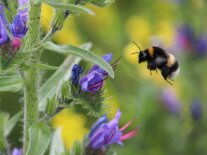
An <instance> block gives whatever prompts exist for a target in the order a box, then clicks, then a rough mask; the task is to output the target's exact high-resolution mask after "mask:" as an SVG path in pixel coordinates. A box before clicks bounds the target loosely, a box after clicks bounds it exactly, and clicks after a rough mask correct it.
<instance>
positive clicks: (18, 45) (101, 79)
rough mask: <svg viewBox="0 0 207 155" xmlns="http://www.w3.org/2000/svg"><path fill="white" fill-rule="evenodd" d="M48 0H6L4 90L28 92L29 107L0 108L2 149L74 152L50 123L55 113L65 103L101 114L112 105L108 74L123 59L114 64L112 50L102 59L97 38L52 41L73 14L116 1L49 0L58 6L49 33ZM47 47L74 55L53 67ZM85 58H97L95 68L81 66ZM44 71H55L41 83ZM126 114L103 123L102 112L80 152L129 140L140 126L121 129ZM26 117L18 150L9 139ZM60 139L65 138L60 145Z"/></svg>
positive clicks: (0, 56)
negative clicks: (44, 21)
mask: <svg viewBox="0 0 207 155" xmlns="http://www.w3.org/2000/svg"><path fill="white" fill-rule="evenodd" d="M42 2H43V1H42V0H12V1H9V0H0V60H1V65H0V75H1V77H0V91H15V92H18V91H23V92H24V100H23V101H24V104H23V105H24V106H23V107H22V110H21V111H20V112H19V113H17V114H15V115H14V116H13V117H11V118H9V116H8V115H7V114H5V113H2V112H0V154H7V153H8V152H10V154H12V155H23V154H24V155H43V154H45V153H46V154H50V155H53V154H56V155H61V154H68V152H70V151H68V150H66V149H65V147H64V146H63V144H62V143H61V142H60V141H61V139H62V138H61V137H60V134H57V133H56V132H53V131H54V129H53V128H51V127H50V122H51V120H52V119H53V117H54V116H55V115H56V114H57V113H58V112H60V111H61V110H62V109H64V108H73V109H75V108H80V106H77V105H81V107H82V108H84V109H86V110H87V111H84V113H85V112H86V113H87V114H89V115H90V116H91V117H100V116H101V115H102V114H103V113H105V112H107V110H108V109H107V108H106V104H103V102H104V101H105V100H106V99H105V96H104V95H103V94H104V92H105V91H104V90H103V86H104V83H105V80H106V79H107V78H108V77H111V78H114V70H115V68H116V66H117V64H118V60H119V59H118V60H117V61H115V62H114V63H112V64H110V62H111V60H112V53H109V54H106V55H103V57H102V58H101V57H99V56H97V55H95V54H94V53H92V52H91V51H90V48H91V45H92V44H91V43H85V44H82V45H80V46H79V47H76V46H73V45H58V44H56V43H53V42H52V38H53V34H54V33H55V32H57V31H59V30H61V28H62V27H63V23H64V21H65V19H66V18H67V17H68V16H70V15H71V14H77V13H78V14H81V13H87V14H90V15H94V13H93V11H92V10H90V9H89V8H86V7H85V6H84V4H86V3H91V4H93V5H97V6H106V5H109V4H111V3H112V2H114V1H113V0H107V1H106V0H93V1H87V0H74V1H64V2H62V1H61V2H60V1H57V0H45V1H44V2H45V3H47V4H48V5H50V6H52V7H53V8H54V10H55V13H54V16H53V18H52V21H51V22H50V30H49V31H48V32H45V31H44V30H43V29H42V27H41V23H40V19H41V6H42ZM42 18H44V17H42ZM44 51H50V52H52V51H55V52H56V53H59V54H68V56H67V57H66V59H65V60H64V62H63V63H62V64H61V65H60V66H58V67H56V66H51V65H48V64H45V63H44V62H41V60H40V58H41V56H42V53H43V52H44ZM81 59H83V60H85V61H90V62H92V63H93V64H94V65H93V67H92V68H91V69H90V70H89V71H86V69H85V67H81V66H80V65H78V64H79V63H80V61H81ZM41 70H54V71H55V72H54V73H53V74H52V75H51V76H50V77H49V78H48V79H47V80H46V81H45V82H43V83H41V82H40V81H41V78H42V77H41V74H40V71H41ZM120 115H121V113H120V112H117V115H116V117H115V118H114V119H113V120H112V121H110V122H109V123H107V122H106V121H104V122H102V123H101V124H100V121H101V120H103V119H104V120H105V119H106V116H103V117H101V118H100V119H99V120H98V122H97V123H96V124H95V125H94V126H93V128H92V131H91V133H90V134H89V135H90V136H89V137H88V138H89V141H90V142H89V143H88V144H87V146H85V145H82V146H81V147H79V150H82V153H79V154H84V150H85V147H87V148H88V147H89V148H92V149H103V148H104V149H105V150H106V148H105V147H106V146H109V145H111V144H113V143H119V144H121V143H122V141H123V140H125V139H128V138H131V137H133V136H135V135H136V133H137V129H135V130H133V131H131V132H129V133H127V134H124V133H123V132H124V130H125V128H127V127H128V126H129V125H130V123H128V124H127V125H125V126H124V127H123V128H119V126H118V121H119V118H120ZM21 118H22V119H23V121H22V122H23V127H22V130H23V135H22V138H21V139H22V147H21V148H22V149H17V148H14V149H12V147H11V146H12V145H10V143H9V141H8V140H7V138H8V135H9V134H10V132H11V130H12V129H13V128H14V126H15V125H16V124H17V122H18V120H19V119H21ZM77 123H78V122H77ZM20 124H21V123H20ZM53 133H54V134H53ZM99 133H101V134H102V135H99ZM104 134H106V137H104ZM52 137H53V138H52ZM51 140H52V142H51ZM56 141H59V142H60V143H58V145H55V143H57V142H56ZM42 144H44V145H42ZM59 145H60V146H59ZM57 146H58V148H57ZM74 146H75V144H74ZM49 147H50V148H49ZM47 150H48V151H47ZM74 151H77V148H76V147H74V148H73V149H72V150H71V152H74Z"/></svg>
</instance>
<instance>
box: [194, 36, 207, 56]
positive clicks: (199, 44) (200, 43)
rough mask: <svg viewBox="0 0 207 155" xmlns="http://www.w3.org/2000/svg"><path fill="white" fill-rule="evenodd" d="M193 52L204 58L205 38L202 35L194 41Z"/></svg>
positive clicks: (206, 45)
mask: <svg viewBox="0 0 207 155" xmlns="http://www.w3.org/2000/svg"><path fill="white" fill-rule="evenodd" d="M195 46H196V47H195V52H196V53H197V54H198V55H199V56H204V55H206V54H207V36H206V35H203V36H201V37H199V38H198V39H197V41H196V45H195Z"/></svg>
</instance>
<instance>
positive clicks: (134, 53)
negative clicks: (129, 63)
mask: <svg viewBox="0 0 207 155" xmlns="http://www.w3.org/2000/svg"><path fill="white" fill-rule="evenodd" d="M137 53H138V54H139V53H140V52H133V53H131V54H137Z"/></svg>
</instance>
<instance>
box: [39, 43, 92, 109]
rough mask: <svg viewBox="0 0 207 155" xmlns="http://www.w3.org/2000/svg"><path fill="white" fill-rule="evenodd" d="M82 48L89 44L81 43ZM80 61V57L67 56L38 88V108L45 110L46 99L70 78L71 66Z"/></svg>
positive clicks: (86, 47)
mask: <svg viewBox="0 0 207 155" xmlns="http://www.w3.org/2000/svg"><path fill="white" fill-rule="evenodd" d="M81 47H82V48H83V49H90V48H91V44H90V43H87V44H83V45H82V46H81ZM79 61H80V58H77V57H74V56H68V57H67V58H66V59H65V61H64V62H63V63H62V65H61V66H60V67H59V69H58V70H57V71H56V72H55V73H54V74H53V75H52V76H51V77H50V78H49V79H48V80H47V81H46V82H45V83H44V84H43V85H42V87H41V88H40V97H39V110H40V111H45V108H46V103H47V99H48V98H50V97H53V95H55V94H57V92H58V91H59V89H60V87H61V84H62V82H63V81H66V80H68V79H69V78H70V75H71V69H72V66H73V65H74V64H76V63H78V62H79Z"/></svg>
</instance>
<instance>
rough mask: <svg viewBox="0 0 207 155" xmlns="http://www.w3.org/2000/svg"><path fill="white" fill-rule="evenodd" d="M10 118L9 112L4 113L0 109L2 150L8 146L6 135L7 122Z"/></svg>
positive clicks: (0, 142)
mask: <svg viewBox="0 0 207 155" xmlns="http://www.w3.org/2000/svg"><path fill="white" fill-rule="evenodd" d="M8 119H9V115H8V114H7V113H2V112H1V111H0V152H1V151H2V150H4V149H5V148H6V145H7V140H6V137H5V134H4V133H5V124H6V122H7V121H8Z"/></svg>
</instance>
